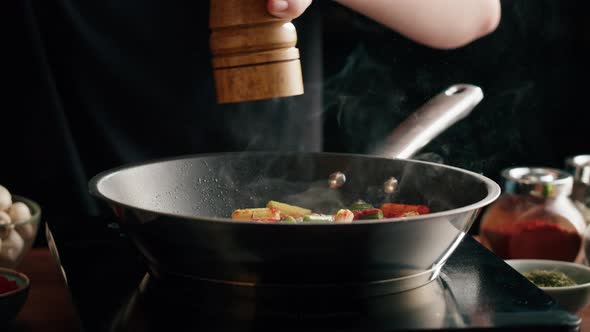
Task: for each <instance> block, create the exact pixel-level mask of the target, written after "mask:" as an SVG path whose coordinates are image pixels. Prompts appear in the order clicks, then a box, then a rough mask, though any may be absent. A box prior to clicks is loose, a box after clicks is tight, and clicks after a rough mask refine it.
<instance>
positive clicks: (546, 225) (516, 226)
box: [479, 167, 586, 261]
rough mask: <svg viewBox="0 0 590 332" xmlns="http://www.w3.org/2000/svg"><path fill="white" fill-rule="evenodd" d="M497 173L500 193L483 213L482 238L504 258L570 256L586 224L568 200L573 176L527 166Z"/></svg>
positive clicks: (576, 249)
mask: <svg viewBox="0 0 590 332" xmlns="http://www.w3.org/2000/svg"><path fill="white" fill-rule="evenodd" d="M501 175H502V181H503V189H504V192H503V193H502V195H501V196H500V197H499V198H498V200H497V201H496V202H494V204H492V205H490V206H489V207H488V208H487V209H486V211H485V213H484V215H483V216H482V220H481V223H480V229H479V231H480V232H479V235H480V238H481V241H482V243H483V244H485V245H486V246H487V247H488V248H490V249H491V250H492V251H493V252H494V253H496V254H497V255H498V256H500V257H501V258H503V259H526V258H531V259H553V260H562V261H575V260H576V259H577V258H578V255H579V254H580V253H581V252H582V250H581V248H582V237H583V232H584V229H585V226H586V223H585V221H584V218H583V216H582V214H581V213H580V212H579V211H578V209H577V208H576V207H575V206H574V204H573V202H572V200H571V199H570V195H571V193H572V188H573V182H574V181H573V177H572V176H571V175H570V174H568V173H567V172H565V171H561V170H558V169H551V168H529V167H518V168H508V169H505V170H503V171H502V173H501Z"/></svg>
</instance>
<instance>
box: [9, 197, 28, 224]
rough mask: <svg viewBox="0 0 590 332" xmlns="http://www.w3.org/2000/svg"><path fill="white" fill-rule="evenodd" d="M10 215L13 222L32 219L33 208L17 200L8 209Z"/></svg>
mask: <svg viewBox="0 0 590 332" xmlns="http://www.w3.org/2000/svg"><path fill="white" fill-rule="evenodd" d="M8 215H9V216H10V219H12V222H13V223H17V222H21V221H27V220H29V219H31V210H29V207H28V206H27V205H26V204H25V203H22V202H15V203H13V204H12V205H11V206H10V208H9V209H8Z"/></svg>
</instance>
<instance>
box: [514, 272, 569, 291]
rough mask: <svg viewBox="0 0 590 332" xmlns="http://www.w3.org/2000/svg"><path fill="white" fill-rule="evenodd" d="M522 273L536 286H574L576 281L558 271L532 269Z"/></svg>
mask: <svg viewBox="0 0 590 332" xmlns="http://www.w3.org/2000/svg"><path fill="white" fill-rule="evenodd" d="M523 275H524V276H525V277H526V278H527V279H528V280H529V281H530V282H532V283H533V284H535V285H536V286H537V287H564V286H574V285H576V283H575V282H574V281H573V280H572V279H570V277H568V276H567V275H565V273H563V272H560V271H548V270H534V271H531V272H525V273H523Z"/></svg>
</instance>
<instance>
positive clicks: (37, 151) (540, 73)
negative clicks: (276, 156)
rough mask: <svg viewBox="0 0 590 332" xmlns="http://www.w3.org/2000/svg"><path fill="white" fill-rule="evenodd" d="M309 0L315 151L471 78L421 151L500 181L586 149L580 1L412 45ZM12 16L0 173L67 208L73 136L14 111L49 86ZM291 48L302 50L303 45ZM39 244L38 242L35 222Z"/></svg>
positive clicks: (373, 132) (513, 12)
mask: <svg viewBox="0 0 590 332" xmlns="http://www.w3.org/2000/svg"><path fill="white" fill-rule="evenodd" d="M14 3H15V4H16V3H17V2H14ZM11 6H15V8H16V7H17V6H16V5H13V2H9V3H8V5H7V10H6V11H4V13H8V14H9V13H10V12H11V11H10V9H11ZM314 6H321V7H322V8H321V14H322V18H323V27H322V30H323V39H324V47H323V56H322V59H318V60H323V63H324V78H325V81H324V101H323V103H324V113H323V120H324V128H325V133H326V134H325V138H324V150H326V151H335V152H355V153H356V152H360V153H365V152H368V151H369V150H370V147H371V146H372V145H373V144H375V143H376V142H378V141H379V140H381V139H382V138H383V137H385V135H387V133H388V132H389V131H390V130H391V129H393V128H395V127H396V125H397V124H398V123H399V122H400V121H401V120H403V119H404V118H405V117H407V116H408V115H409V114H410V113H411V112H412V111H413V110H415V109H416V108H418V107H419V106H420V105H422V104H423V103H424V102H425V101H426V100H428V99H429V98H430V97H432V96H434V95H436V94H438V93H439V92H441V91H442V90H443V89H445V88H446V87H448V86H449V85H452V84H455V83H471V84H475V85H478V86H480V87H481V88H482V89H483V91H484V94H485V98H484V100H483V101H482V103H481V104H480V105H479V106H478V107H477V108H476V109H475V110H474V111H473V113H472V114H471V115H470V116H469V117H468V118H467V119H465V120H464V121H462V122H460V123H459V124H457V125H455V126H454V127H452V128H451V129H449V130H448V131H446V132H445V133H444V134H442V135H441V136H440V137H439V138H437V139H436V140H435V141H433V142H432V143H431V144H430V145H429V146H427V147H426V148H425V149H424V151H423V152H425V153H426V154H423V155H421V156H420V157H421V158H424V159H429V160H433V161H437V162H444V163H446V164H449V165H453V166H458V167H462V168H466V169H469V170H473V171H476V172H479V173H483V174H485V175H487V176H489V177H491V178H493V179H495V180H498V179H499V177H498V175H499V172H500V170H501V169H503V168H506V167H511V166H517V165H518V166H521V165H522V166H548V167H558V168H560V167H563V162H564V159H565V158H566V157H568V156H571V155H576V154H585V153H590V143H589V142H588V141H587V139H586V137H587V135H588V134H587V133H588V130H587V127H588V126H589V125H590V112H589V111H588V110H587V109H586V106H585V105H586V98H587V95H588V93H587V92H586V86H587V83H586V80H587V76H588V73H589V72H590V71H589V69H590V68H589V65H588V59H589V55H590V54H589V52H588V45H589V43H590V24H589V23H588V18H587V13H588V12H589V11H588V9H590V8H589V7H590V4H588V3H587V2H586V1H582V0H577V1H573V0H572V1H555V0H519V1H502V20H501V23H500V26H499V27H498V29H497V30H496V31H495V32H494V33H493V34H492V35H490V36H487V37H485V38H483V39H480V40H478V41H476V42H474V43H472V44H470V45H468V46H467V47H463V48H460V49H456V50H433V49H430V48H428V47H424V46H420V45H418V44H416V43H414V42H412V41H409V40H407V39H405V38H404V37H401V36H399V35H398V34H396V33H395V32H392V31H390V30H388V29H386V28H384V27H382V26H380V25H379V24H376V23H374V22H372V21H370V20H368V19H365V18H363V17H361V16H360V15H358V14H355V13H354V12H351V11H349V10H347V9H344V8H343V7H341V6H339V5H337V4H335V3H333V2H332V1H327V0H316V1H315V3H314ZM9 16H10V15H8V16H6V17H3V20H2V23H0V24H2V25H6V26H3V27H2V30H3V33H5V34H6V36H7V38H5V44H4V45H7V47H6V48H4V52H6V54H8V55H9V58H8V59H9V60H8V61H5V62H4V63H2V64H1V67H0V68H2V72H3V73H5V75H4V76H3V77H2V78H1V79H2V80H3V81H4V84H3V85H4V86H5V87H8V88H5V89H4V92H5V93H6V94H5V95H3V100H4V103H3V107H2V108H1V109H0V114H2V117H0V127H1V128H2V130H0V133H2V136H3V137H4V138H5V141H4V144H5V148H4V151H5V152H4V153H0V183H2V184H4V185H6V186H8V187H9V188H10V189H11V191H13V192H14V193H18V194H22V195H25V196H29V197H32V198H34V199H37V200H39V201H40V203H41V204H42V205H44V206H48V205H49V206H51V207H52V208H53V210H54V211H63V213H64V214H68V212H72V213H74V212H76V206H77V204H75V203H79V202H70V201H68V200H60V197H61V196H62V192H63V191H64V190H66V189H65V186H63V187H62V186H60V183H67V182H68V181H72V179H74V178H78V177H79V175H80V174H75V172H78V171H77V170H75V169H61V168H59V167H60V166H59V165H66V164H68V163H69V161H68V160H62V159H63V158H68V154H60V155H55V154H53V153H52V152H51V151H54V149H56V148H59V149H65V150H68V149H72V150H73V149H75V146H56V145H57V144H59V143H58V142H62V141H64V139H63V137H61V136H64V135H68V133H67V131H63V132H62V131H59V133H56V132H52V131H49V130H48V129H47V128H54V129H52V130H56V129H55V128H57V127H59V126H58V125H56V124H54V123H50V122H51V121H55V119H54V118H50V117H47V118H45V117H44V116H43V115H35V114H36V113H35V112H34V110H31V109H25V110H24V111H23V105H35V102H34V101H35V100H39V102H42V101H43V100H51V99H52V98H51V97H48V96H47V94H51V93H52V91H44V90H42V89H43V86H44V84H43V83H42V82H40V80H39V76H38V75H37V73H32V72H29V71H30V70H32V69H30V68H33V67H34V66H31V67H29V66H28V64H29V63H31V64H35V63H37V62H38V61H39V58H38V57H36V56H35V55H34V54H35V52H36V51H38V50H34V49H29V48H28V47H30V46H29V45H28V44H24V43H22V40H21V39H20V37H19V34H18V33H13V32H15V31H19V29H22V28H23V27H24V26H26V22H23V20H22V18H21V17H9ZM11 19H12V20H11ZM25 19H26V18H25ZM303 19H304V18H303ZM295 24H296V25H297V21H296V22H295ZM58 28H59V27H58ZM299 47H300V50H301V52H306V49H305V45H300V46H299ZM23 91H24V92H25V93H23ZM31 100H33V101H31ZM25 108H26V106H25ZM13 110H17V112H14V111H13ZM58 136H59V137H58ZM25 142H26V144H25ZM84 153H92V151H85V152H84ZM73 158H75V155H74V156H73ZM97 158H98V159H100V156H98V157H97ZM113 166H114V165H113ZM39 170H41V171H40V172H38V171H39ZM37 173H40V174H43V175H42V176H39V175H38V174H37ZM32 174H35V176H33V175H32ZM89 175H92V174H86V176H89ZM71 187H75V186H71ZM84 194H85V193H75V192H74V193H72V192H68V193H67V195H64V196H65V197H74V196H75V197H78V196H79V197H86V195H84ZM81 199H83V198H81ZM56 202H57V203H58V204H56ZM472 230H473V231H474V232H475V231H477V226H476V227H474V228H473V229H472ZM38 242H39V244H42V243H43V242H44V234H43V232H40V234H39V241H38Z"/></svg>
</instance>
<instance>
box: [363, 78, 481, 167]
mask: <svg viewBox="0 0 590 332" xmlns="http://www.w3.org/2000/svg"><path fill="white" fill-rule="evenodd" d="M482 99H483V92H482V90H481V89H480V88H479V87H477V86H474V85H469V84H456V85H453V86H451V87H449V88H448V89H446V90H445V91H443V92H441V93H440V94H439V95H437V96H435V97H434V98H432V99H431V100H430V101H429V102H427V103H426V104H424V105H423V106H422V107H421V108H420V109H418V110H417V111H416V112H414V113H413V114H412V115H411V116H410V117H409V118H408V119H406V120H405V121H404V122H402V123H401V124H400V125H399V126H398V127H397V128H396V129H395V130H394V131H393V132H392V133H391V134H390V135H389V137H387V139H386V140H385V141H384V142H383V143H382V144H381V145H380V146H378V147H377V148H376V149H375V152H374V154H375V155H379V156H385V157H389V158H401V159H406V158H410V157H412V156H413V155H415V154H416V153H417V152H419V151H420V150H421V149H422V148H423V147H424V146H425V145H426V144H428V143H429V142H430V141H431V140H432V139H433V138H435V137H436V136H438V135H439V134H440V133H442V132H443V131H444V130H446V129H447V128H449V127H450V126H452V125H453V124H455V123H457V121H459V120H461V119H463V118H465V117H466V116H467V115H469V114H470V113H471V111H472V110H473V108H475V106H477V104H479V102H480V101H481V100H482Z"/></svg>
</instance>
